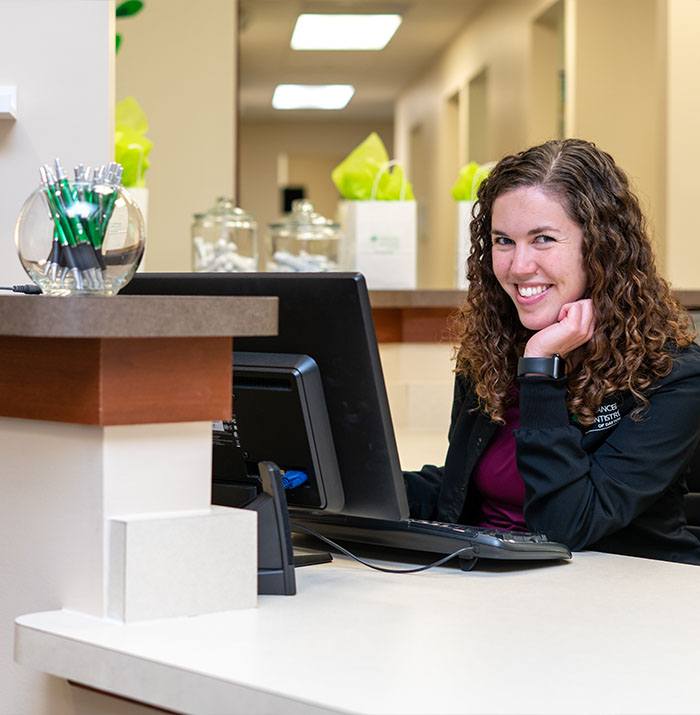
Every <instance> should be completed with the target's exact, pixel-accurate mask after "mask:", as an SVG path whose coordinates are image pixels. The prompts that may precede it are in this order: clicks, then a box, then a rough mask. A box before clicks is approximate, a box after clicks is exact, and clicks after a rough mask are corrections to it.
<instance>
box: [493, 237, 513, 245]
mask: <svg viewBox="0 0 700 715" xmlns="http://www.w3.org/2000/svg"><path fill="white" fill-rule="evenodd" d="M493 242H494V243H495V244H496V245H497V246H510V244H511V243H513V241H512V240H511V239H510V238H506V236H495V237H494V239H493Z"/></svg>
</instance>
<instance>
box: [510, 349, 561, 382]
mask: <svg viewBox="0 0 700 715" xmlns="http://www.w3.org/2000/svg"><path fill="white" fill-rule="evenodd" d="M523 375H542V376H543V377H551V378H552V379H553V380H559V379H561V378H562V377H566V373H565V371H564V360H563V358H562V357H561V356H560V355H559V354H557V353H555V354H554V355H552V357H521V358H519V359H518V377H523Z"/></svg>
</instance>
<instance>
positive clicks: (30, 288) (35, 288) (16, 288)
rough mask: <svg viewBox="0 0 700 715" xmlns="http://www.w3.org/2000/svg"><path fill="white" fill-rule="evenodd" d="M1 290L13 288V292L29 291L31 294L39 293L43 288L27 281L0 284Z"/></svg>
mask: <svg viewBox="0 0 700 715" xmlns="http://www.w3.org/2000/svg"><path fill="white" fill-rule="evenodd" d="M0 290H11V291H12V292H13V293H28V294H30V295H39V293H41V288H39V286H37V285H34V284H33V283H25V284H24V285H17V286H0Z"/></svg>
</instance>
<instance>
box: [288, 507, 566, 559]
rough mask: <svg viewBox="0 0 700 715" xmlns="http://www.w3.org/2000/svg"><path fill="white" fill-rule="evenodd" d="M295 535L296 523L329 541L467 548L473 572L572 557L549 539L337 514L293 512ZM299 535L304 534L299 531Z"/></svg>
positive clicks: (438, 551)
mask: <svg viewBox="0 0 700 715" xmlns="http://www.w3.org/2000/svg"><path fill="white" fill-rule="evenodd" d="M290 519H291V530H292V531H293V532H294V531H295V523H296V524H300V525H301V526H303V527H306V528H307V529H312V530H314V531H317V532H318V533H319V534H322V535H323V536H325V537H326V538H328V539H334V540H337V541H352V542H359V543H364V544H374V545H376V546H387V547H390V548H396V549H408V550H411V551H427V552H431V553H436V554H445V555H446V554H451V553H453V552H455V551H457V550H458V549H460V548H466V549H467V550H466V551H464V552H463V553H462V554H460V555H459V559H460V561H461V562H462V563H461V564H460V565H461V566H462V568H465V565H466V564H470V566H469V567H471V566H473V565H474V563H475V561H476V559H500V560H511V561H513V560H515V561H540V560H568V559H571V551H569V549H568V548H567V547H566V546H564V544H559V543H556V542H555V541H550V540H549V539H548V538H547V537H546V536H544V534H535V533H530V532H518V531H506V530H500V529H491V528H484V527H479V526H465V525H463V524H449V523H445V522H440V521H423V520H419V519H406V520H403V521H389V520H385V519H371V518H367V517H358V516H344V515H338V514H325V513H324V514H314V513H310V512H302V511H300V510H293V511H291V510H290ZM296 531H297V532H300V533H305V532H302V530H300V529H296Z"/></svg>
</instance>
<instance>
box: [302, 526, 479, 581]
mask: <svg viewBox="0 0 700 715" xmlns="http://www.w3.org/2000/svg"><path fill="white" fill-rule="evenodd" d="M290 524H291V529H292V531H300V532H301V533H303V534H309V535H310V536H315V537H316V538H317V539H320V540H321V541H325V542H326V543H327V544H328V545H329V546H332V547H333V548H334V549H338V551H340V552H341V553H343V554H345V555H346V556H349V557H350V558H351V559H354V560H355V561H357V562H358V563H361V564H362V565H363V566H367V567H368V568H371V569H374V570H375V571H382V572H383V573H418V572H419V571H427V570H428V569H432V568H435V567H436V566H442V565H443V564H444V563H447V562H448V561H449V560H450V559H453V558H454V557H455V556H459V554H461V553H462V552H463V551H472V550H473V549H472V547H471V546H464V547H463V548H461V549H457V551H455V552H453V553H451V554H448V555H447V556H443V557H442V558H441V559H438V560H437V561H433V563H432V564H428V565H427V566H418V567H416V568H414V569H388V568H384V567H383V566H375V565H374V564H371V563H369V561H365V560H364V559H361V558H360V557H359V556H355V554H353V553H352V552H350V551H348V550H347V549H344V548H343V547H342V546H341V545H340V544H336V543H335V541H332V540H331V539H327V538H326V537H325V536H323V535H322V534H319V533H318V532H317V531H314V530H313V529H307V528H306V527H305V526H302V525H301V524H297V523H296V522H294V521H292V522H290Z"/></svg>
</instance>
